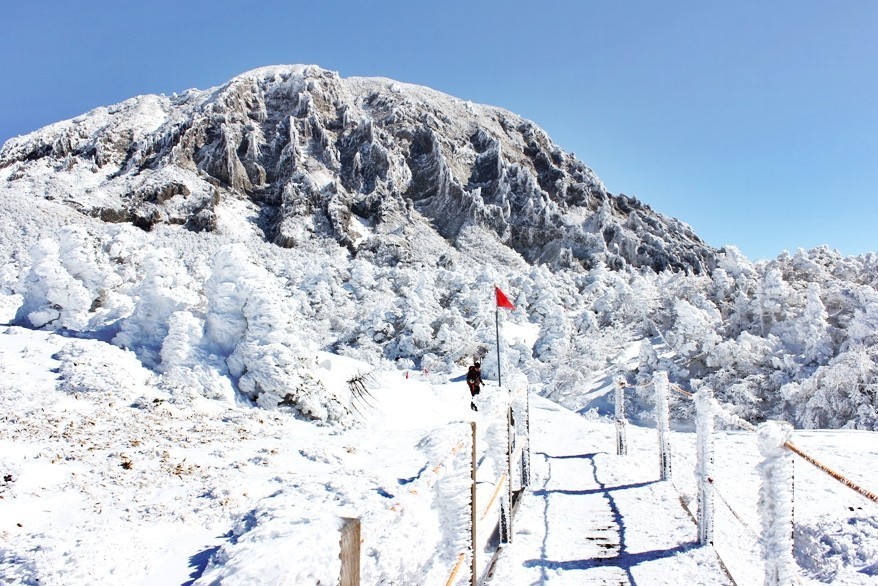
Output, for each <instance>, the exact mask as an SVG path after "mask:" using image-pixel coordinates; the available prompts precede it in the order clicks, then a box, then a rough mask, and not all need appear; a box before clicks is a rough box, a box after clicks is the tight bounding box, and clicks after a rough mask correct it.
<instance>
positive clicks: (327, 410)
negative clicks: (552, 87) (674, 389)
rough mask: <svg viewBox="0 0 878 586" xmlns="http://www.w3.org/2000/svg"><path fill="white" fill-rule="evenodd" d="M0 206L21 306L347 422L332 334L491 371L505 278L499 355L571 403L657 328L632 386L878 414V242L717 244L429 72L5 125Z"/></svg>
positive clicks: (338, 348)
mask: <svg viewBox="0 0 878 586" xmlns="http://www.w3.org/2000/svg"><path fill="white" fill-rule="evenodd" d="M0 202H2V206H3V213H2V214H0V250H2V253H3V258H5V259H6V262H5V264H4V265H3V266H2V267H0V293H2V294H3V295H4V297H3V298H2V300H3V304H4V305H8V306H10V307H12V309H14V314H15V319H14V323H15V324H16V325H20V326H25V327H30V328H41V329H55V330H61V331H64V332H67V333H69V334H71V335H76V336H80V337H89V338H96V339H99V340H104V341H107V342H111V343H113V344H114V345H116V346H119V347H122V348H124V349H127V350H130V351H132V352H134V354H135V355H136V357H137V358H138V360H139V361H140V362H141V363H142V364H144V365H145V366H146V367H147V368H149V369H151V370H152V371H153V372H156V373H157V374H160V375H161V376H162V379H161V381H162V382H161V384H162V385H164V387H165V388H167V389H169V390H171V391H172V392H173V393H175V394H176V395H177V396H178V397H180V398H181V400H184V399H185V397H186V396H189V395H191V394H192V393H196V394H200V395H203V396H206V397H211V398H215V399H221V400H239V399H243V400H246V401H252V402H255V404H257V405H259V406H262V407H266V408H271V409H275V408H281V409H291V410H293V411H294V412H296V413H298V414H299V415H301V416H304V417H307V418H309V419H316V420H319V421H330V422H335V423H341V424H343V425H348V424H351V423H353V422H355V420H356V417H355V414H354V413H352V412H351V410H350V407H349V406H348V405H347V404H348V403H349V397H344V396H340V395H338V394H337V393H336V392H334V391H332V390H331V389H326V388H324V387H323V386H322V385H321V383H320V381H319V380H317V379H316V378H315V375H314V373H315V371H316V367H315V364H314V360H315V358H314V356H315V355H316V352H317V351H318V350H326V351H330V352H334V353H337V354H342V355H346V356H350V357H353V358H357V359H359V360H362V361H364V362H366V363H369V364H373V365H375V366H379V365H380V366H390V367H393V368H414V369H417V370H430V371H435V370H440V371H454V370H455V369H459V368H461V365H462V364H463V363H464V362H466V361H468V360H470V359H471V357H473V356H480V357H482V358H483V366H484V371H485V373H486V376H493V377H496V376H497V370H498V363H497V359H496V355H495V354H494V353H493V352H489V349H491V348H492V347H493V344H494V327H493V311H494V306H493V297H492V292H493V285H494V284H499V285H500V286H501V287H502V288H503V289H504V290H506V291H507V292H508V293H509V294H510V296H511V297H512V300H513V302H514V304H515V306H516V309H515V310H514V311H509V312H506V311H504V319H506V320H507V321H508V325H509V326H515V328H513V329H512V330H510V332H512V333H510V335H508V336H507V337H506V338H505V339H504V340H503V352H502V361H503V367H504V368H505V369H508V370H509V371H511V372H514V373H517V374H520V375H522V376H524V377H526V379H527V380H528V382H529V384H530V386H531V388H532V389H533V390H535V391H537V392H539V393H541V394H543V395H545V396H549V397H551V398H552V399H553V400H556V401H558V402H561V403H563V404H565V405H566V406H568V407H570V408H573V409H577V410H578V409H589V408H591V407H595V406H597V407H606V405H607V404H608V403H607V401H606V400H605V398H603V397H595V396H592V395H590V394H588V393H585V392H583V389H585V388H586V387H587V385H588V381H589V380H590V377H591V375H592V374H593V373H594V372H597V371H600V370H601V369H604V368H606V366H607V365H608V364H611V365H612V364H616V363H618V364H620V365H621V364H622V362H621V361H620V360H619V356H620V354H621V353H622V352H623V351H627V349H630V348H631V342H638V343H639V344H640V348H641V350H640V359H639V364H638V366H637V368H636V370H635V371H629V370H628V369H627V367H622V366H619V375H621V376H626V377H627V378H629V379H630V380H631V382H632V383H634V382H636V381H637V380H643V379H645V378H648V377H649V375H650V373H651V372H653V371H655V370H658V369H661V370H667V371H669V372H670V373H671V376H672V379H674V381H675V382H677V383H678V384H681V385H683V386H684V387H687V388H693V387H697V386H699V385H708V386H711V387H712V388H714V389H715V390H716V392H717V396H718V397H719V398H720V399H721V400H723V401H725V402H726V403H729V404H730V405H731V408H732V409H735V410H736V412H737V413H738V414H739V415H741V416H743V417H746V418H748V419H750V420H751V421H760V420H764V419H768V418H784V419H788V420H790V421H793V422H794V423H796V424H797V425H799V426H803V427H839V426H850V427H861V428H869V429H874V428H876V427H878V399H876V396H878V345H876V342H878V333H876V332H878V257H876V255H874V254H870V255H866V256H861V257H855V258H843V257H841V255H839V254H838V253H836V252H834V251H832V250H830V249H828V248H818V249H814V250H810V251H804V250H799V251H796V252H795V253H794V254H792V255H791V254H788V253H784V254H782V255H781V256H779V257H778V258H777V259H776V260H774V261H771V262H763V263H757V264H753V263H751V262H750V261H749V260H748V259H746V258H744V257H743V256H742V255H741V254H740V253H738V251H737V250H736V249H735V248H734V247H731V246H729V247H726V248H724V249H722V250H714V249H711V248H710V247H709V246H706V245H705V244H704V243H703V242H702V241H701V240H699V239H698V237H697V236H695V235H694V234H693V233H692V231H691V230H690V229H689V228H688V227H687V226H686V225H685V224H683V223H681V222H679V221H677V220H675V219H671V218H667V217H665V216H663V215H661V214H660V213H657V212H655V211H653V210H651V209H650V208H649V207H648V206H646V205H644V204H641V203H640V202H638V201H637V200H634V199H632V198H628V197H625V196H614V195H611V194H609V193H607V191H606V189H605V188H604V187H603V186H602V184H601V183H600V181H599V180H598V178H597V177H596V176H595V175H594V173H593V172H592V171H591V170H590V169H588V167H586V166H585V165H584V164H583V163H582V162H580V161H578V160H577V159H575V158H574V157H573V155H571V154H568V153H565V152H564V151H563V150H562V149H560V148H559V147H558V146H556V145H554V144H553V143H552V142H551V140H550V139H549V138H548V137H547V136H546V134H545V133H544V132H543V131H542V130H541V129H539V128H538V127H537V126H535V125H534V124H533V123H532V122H528V121H526V120H524V119H522V118H520V117H518V116H516V115H515V114H512V113H510V112H507V111H505V110H502V109H499V108H494V107H489V106H483V105H477V104H472V103H469V102H465V101H462V100H458V99H455V98H452V97H450V96H447V95H444V94H441V93H439V92H436V91H433V90H430V89H427V88H423V87H418V86H412V85H407V84H403V83H399V82H394V81H391V80H386V79H363V78H350V79H341V78H340V77H339V76H338V75H337V74H335V73H332V72H328V71H325V70H322V69H320V68H317V67H314V66H283V67H269V68H263V69H258V70H255V71H251V72H248V73H245V74H243V75H241V76H239V77H236V78H235V79H233V80H231V81H230V82H229V83H227V84H225V85H224V86H222V87H220V88H215V89H211V90H205V91H200V90H190V91H187V92H185V93H183V94H182V95H175V96H172V97H167V96H140V97H136V98H132V99H131V100H128V101H126V102H123V103H121V104H118V105H115V106H110V107H106V108H99V109H97V110H94V111H92V112H89V113H87V114H84V115H82V116H80V117H77V118H75V119H73V120H69V121H64V122H59V123H57V124H54V125H52V126H49V127H46V128H44V129H41V130H38V131H36V132H34V133H32V134H30V135H27V136H23V137H18V138H14V139H12V140H10V141H8V142H7V143H6V144H5V145H4V146H3V147H2V149H0ZM516 331H518V332H524V334H522V336H515V335H513V334H514V332H516ZM530 338H533V340H532V343H531V342H527V343H525V342H523V340H524V339H530ZM648 403H649V398H648V397H647V396H644V397H640V398H638V399H637V400H636V401H635V404H634V405H632V409H631V411H632V412H633V413H634V414H635V415H636V414H637V413H639V412H641V411H642V412H644V413H646V412H647V411H648ZM676 409H677V415H678V422H679V423H680V424H681V425H682V424H685V423H686V421H687V419H686V418H687V417H688V413H687V411H686V409H687V408H686V407H685V406H679V407H678V408H676Z"/></svg>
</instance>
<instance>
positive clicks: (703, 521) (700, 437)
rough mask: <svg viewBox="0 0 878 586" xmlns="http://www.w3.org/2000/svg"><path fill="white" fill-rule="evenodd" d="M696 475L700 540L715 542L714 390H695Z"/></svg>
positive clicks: (706, 542)
mask: <svg viewBox="0 0 878 586" xmlns="http://www.w3.org/2000/svg"><path fill="white" fill-rule="evenodd" d="M694 398H695V433H696V442H697V443H696V447H695V458H696V461H695V478H696V482H697V483H698V543H700V544H701V545H707V544H711V545H712V544H713V454H714V435H713V431H714V412H713V389H708V388H703V389H701V390H700V391H698V392H697V393H695V397H694Z"/></svg>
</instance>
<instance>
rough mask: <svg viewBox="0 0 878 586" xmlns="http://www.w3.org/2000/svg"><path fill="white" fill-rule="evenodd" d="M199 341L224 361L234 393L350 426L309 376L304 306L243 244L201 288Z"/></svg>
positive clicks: (222, 258)
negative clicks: (202, 321) (252, 258)
mask: <svg viewBox="0 0 878 586" xmlns="http://www.w3.org/2000/svg"><path fill="white" fill-rule="evenodd" d="M205 297H206V299H207V315H206V319H205V328H204V343H205V344H206V351H207V352H208V353H209V354H215V355H218V356H222V357H225V362H226V365H227V367H228V374H229V375H230V376H231V377H232V380H233V381H235V382H236V383H237V388H238V391H239V392H240V393H241V394H242V395H243V396H245V397H247V398H248V399H251V400H252V401H254V402H255V403H256V404H257V405H259V406H260V407H263V408H267V409H276V408H278V407H288V408H292V409H293V410H295V411H296V412H298V413H300V414H302V415H303V416H305V417H308V418H310V419H316V420H319V421H327V422H333V423H341V424H347V423H350V421H351V413H350V410H349V409H348V408H347V406H346V405H345V404H344V403H343V402H342V401H341V399H340V398H339V397H337V396H335V395H334V394H332V393H331V392H330V391H329V390H327V389H326V388H325V387H324V386H323V384H322V383H321V382H320V381H319V380H317V379H316V378H315V377H314V375H313V374H312V371H313V367H314V362H315V360H316V353H315V348H314V347H313V346H312V344H311V342H310V340H308V338H307V337H306V334H305V328H303V327H301V326H300V325H299V324H297V323H296V322H297V318H296V316H297V315H300V314H301V312H302V311H301V308H300V307H298V306H296V304H295V303H294V302H293V300H292V299H291V298H290V297H289V296H287V295H285V294H284V292H283V289H282V288H281V287H280V285H279V283H278V281H277V279H276V278H275V277H274V276H273V275H271V274H270V273H268V271H267V270H265V269H264V268H263V267H261V266H258V265H256V264H253V263H252V262H251V261H250V259H249V257H248V254H247V251H246V249H245V248H243V247H242V246H235V245H231V246H227V247H224V248H222V249H221V250H220V251H219V253H218V254H217V255H216V257H215V258H214V261H213V265H212V273H211V277H210V278H209V279H208V281H207V282H206V283H205Z"/></svg>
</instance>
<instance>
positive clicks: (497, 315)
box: [494, 303, 503, 387]
mask: <svg viewBox="0 0 878 586" xmlns="http://www.w3.org/2000/svg"><path fill="white" fill-rule="evenodd" d="M494 305H495V307H494V323H495V324H497V386H498V387H502V386H503V379H501V378H500V307H499V306H498V305H497V304H496V303H495V304H494Z"/></svg>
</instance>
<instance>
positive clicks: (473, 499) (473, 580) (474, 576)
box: [469, 421, 478, 586]
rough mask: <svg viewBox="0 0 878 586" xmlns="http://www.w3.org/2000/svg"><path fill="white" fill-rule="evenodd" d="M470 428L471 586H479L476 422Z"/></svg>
mask: <svg viewBox="0 0 878 586" xmlns="http://www.w3.org/2000/svg"><path fill="white" fill-rule="evenodd" d="M470 426H471V429H472V444H473V449H472V464H471V466H470V468H471V470H472V486H471V487H470V495H469V499H470V514H471V516H470V528H471V535H470V543H471V544H470V549H471V556H470V564H471V574H472V576H471V580H470V584H471V585H472V586H477V585H478V569H477V568H476V463H477V462H478V460H477V459H476V422H475V421H471V422H470Z"/></svg>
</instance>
